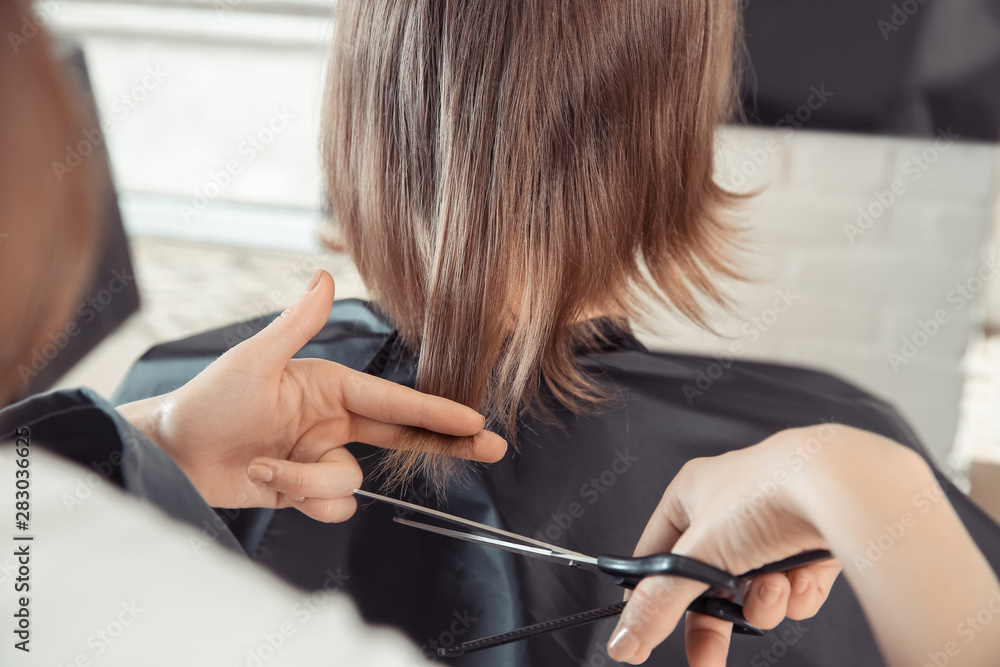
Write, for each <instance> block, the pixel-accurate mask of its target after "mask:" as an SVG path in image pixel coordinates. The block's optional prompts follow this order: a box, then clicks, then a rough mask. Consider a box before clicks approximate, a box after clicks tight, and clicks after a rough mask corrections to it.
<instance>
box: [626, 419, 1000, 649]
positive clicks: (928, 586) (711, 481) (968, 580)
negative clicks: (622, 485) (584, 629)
mask: <svg viewBox="0 0 1000 667" xmlns="http://www.w3.org/2000/svg"><path fill="white" fill-rule="evenodd" d="M928 499H930V500H928ZM904 517H909V519H904ZM902 521H906V523H907V525H906V527H905V530H904V531H903V532H901V533H900V532H898V531H896V528H895V525H896V524H900V522H902ZM887 526H893V528H892V530H893V531H896V532H895V534H896V535H898V536H899V537H898V540H897V541H896V542H895V543H894V545H893V546H892V548H891V549H890V550H888V551H886V552H885V553H884V554H882V555H880V556H879V558H878V560H877V562H873V561H871V560H870V557H871V555H872V552H871V551H870V547H871V544H872V542H871V541H872V540H878V539H879V538H880V537H881V538H883V539H884V534H885V532H886V530H887ZM812 549H830V550H831V551H833V553H834V555H836V556H837V557H838V558H839V560H838V561H830V562H828V563H822V564H816V565H812V566H809V567H807V568H802V569H799V570H796V571H793V572H790V573H788V574H781V573H778V574H770V575H765V576H762V577H758V578H757V579H755V580H754V582H753V583H752V584H751V586H750V587H749V588H748V590H747V591H745V596H744V597H745V600H744V612H745V615H746V617H747V620H748V621H750V622H751V623H753V624H754V625H757V626H758V627H761V628H765V629H770V628H772V627H774V626H775V625H777V624H778V623H779V622H780V621H781V620H782V619H783V618H784V617H786V616H787V617H789V618H793V619H802V618H808V617H810V616H812V615H814V614H815V613H816V612H817V611H818V610H819V608H820V607H821V606H822V604H823V603H824V602H825V600H826V597H827V594H828V593H829V590H830V587H831V586H832V585H833V582H834V580H835V579H836V577H837V575H838V574H839V573H840V569H841V568H840V563H844V564H846V565H847V567H846V570H845V575H846V576H847V578H848V580H849V581H850V583H851V585H852V588H853V589H854V591H855V593H856V595H857V596H858V598H859V600H860V602H861V605H862V607H863V608H864V610H865V612H866V615H867V617H868V619H869V622H870V623H871V624H872V627H873V629H874V631H875V635H876V638H877V640H878V642H879V645H880V647H881V649H882V651H883V654H884V656H885V657H886V659H887V660H888V661H889V663H890V664H891V665H894V666H895V665H898V666H900V667H902V666H904V665H923V664H925V663H930V664H933V661H932V660H931V657H930V656H935V657H936V658H937V659H938V661H940V660H941V659H942V657H943V658H945V659H947V661H948V662H947V664H948V665H949V666H952V667H954V666H956V665H959V666H973V665H975V666H978V665H987V664H993V661H995V657H996V655H997V654H998V653H1000V616H998V617H997V622H996V623H994V624H993V625H992V627H981V628H980V630H979V631H978V633H977V634H975V635H974V636H973V639H974V640H975V641H972V640H969V641H968V642H967V641H966V639H967V635H968V634H969V633H967V632H962V627H963V626H959V624H960V623H962V622H964V621H963V619H967V618H969V617H975V616H976V614H977V612H979V611H980V610H981V609H984V608H988V605H989V603H990V600H991V599H992V598H991V595H993V594H994V593H995V594H996V595H997V596H998V602H996V603H994V604H995V605H997V606H998V611H1000V585H998V583H997V579H996V576H995V575H994V573H993V571H992V569H991V568H990V566H989V564H988V563H987V562H986V560H985V558H984V557H983V555H982V554H981V553H980V552H979V550H978V548H977V547H976V545H975V543H974V542H973V541H972V539H971V537H969V535H968V533H967V532H966V531H965V528H964V526H963V525H962V523H961V521H960V520H959V518H958V516H957V515H956V514H955V512H954V510H953V508H952V507H951V505H950V504H949V503H948V502H947V500H946V499H945V498H944V496H943V493H942V492H941V489H940V487H939V486H938V485H937V482H936V480H935V479H934V476H933V473H932V472H931V470H930V468H929V467H928V466H927V465H926V463H925V462H924V461H923V460H922V459H921V458H920V457H919V456H918V455H916V454H915V453H914V452H912V451H911V450H908V449H906V448H904V447H902V446H901V445H898V444H896V443H894V442H892V441H890V440H887V439H885V438H882V437H880V436H876V435H873V434H871V433H866V432H864V431H859V430H856V429H852V428H849V427H844V426H835V425H824V426H820V427H812V428H807V429H795V430H791V431H786V432H783V433H780V434H778V435H776V436H774V437H772V438H769V439H768V440H766V441H764V442H763V443H761V444H759V445H757V446H755V447H750V448H748V449H744V450H740V451H735V452H730V453H728V454H725V455H723V456H719V457H714V458H711V459H697V460H694V461H691V462H689V463H688V465H686V466H685V467H684V468H683V469H682V470H681V472H680V474H678V476H677V478H676V479H675V480H674V481H673V482H672V483H671V484H670V486H669V487H668V488H667V491H666V492H665V493H664V496H663V500H662V501H661V503H660V506H659V507H658V508H657V510H656V513H655V514H654V516H653V518H652V519H651V520H650V522H649V525H648V526H647V528H646V530H645V532H644V533H643V535H642V538H641V539H640V541H639V545H638V546H637V548H636V552H635V553H636V555H646V554H650V553H656V552H660V551H673V552H675V553H680V554H685V555H689V556H693V557H695V558H699V559H701V560H704V561H706V562H708V563H711V564H713V565H716V566H717V567H720V568H722V569H725V570H727V571H729V572H733V573H741V572H746V571H748V570H751V569H754V568H756V567H759V566H761V565H764V564H766V563H770V562H774V561H777V560H781V559H783V558H786V557H788V556H791V555H794V554H797V553H800V552H802V551H807V550H812ZM705 588H706V587H705V586H704V585H702V584H698V583H697V582H692V581H689V580H685V579H677V578H668V577H655V578H650V579H647V580H645V581H643V582H642V583H641V584H640V585H639V586H638V587H637V588H636V590H635V592H634V593H633V594H632V596H631V597H630V599H629V604H628V606H627V607H626V609H625V611H624V613H623V614H622V619H621V622H620V623H619V625H618V627H617V628H616V629H615V631H614V633H613V634H612V640H611V644H610V645H609V653H610V654H611V656H612V657H613V658H615V659H616V660H619V661H623V662H629V663H632V664H639V663H642V662H644V661H645V660H646V659H647V658H648V657H649V653H650V652H651V651H652V649H653V648H655V646H656V645H657V644H659V643H660V642H661V641H663V640H664V639H665V638H666V637H667V636H668V635H669V634H670V633H671V632H672V631H673V630H674V628H675V627H676V625H677V624H678V623H679V622H680V619H681V617H682V616H684V615H685V609H686V608H687V606H688V605H689V604H690V603H691V601H693V600H694V598H696V597H697V596H698V595H700V594H701V593H703V592H704V590H705ZM731 630H732V626H731V625H730V624H728V623H725V622H723V621H719V620H717V619H712V618H708V617H706V616H701V615H698V614H687V615H686V619H685V644H686V648H687V654H688V661H689V663H690V664H691V665H692V666H693V667H724V665H725V664H726V657H727V654H728V650H729V638H730V633H731Z"/></svg>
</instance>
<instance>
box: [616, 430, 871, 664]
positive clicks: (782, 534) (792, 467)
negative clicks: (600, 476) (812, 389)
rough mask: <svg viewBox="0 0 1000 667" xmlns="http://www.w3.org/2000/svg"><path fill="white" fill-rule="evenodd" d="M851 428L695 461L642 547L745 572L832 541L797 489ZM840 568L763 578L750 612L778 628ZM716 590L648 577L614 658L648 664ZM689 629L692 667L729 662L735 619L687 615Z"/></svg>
mask: <svg viewBox="0 0 1000 667" xmlns="http://www.w3.org/2000/svg"><path fill="white" fill-rule="evenodd" d="M849 430H852V431H853V429H847V428H846V427H842V426H835V425H823V426H819V427H813V428H806V429H795V430H791V431H785V432H783V433H779V434H777V435H775V436H773V437H771V438H769V439H768V440H765V441H764V442H762V443H760V444H759V445H756V446H754V447H750V448H747V449H743V450H739V451H733V452H729V453H727V454H723V455H722V456H717V457H713V458H704V459H695V460H692V461H689V462H688V463H687V465H685V466H684V467H683V468H682V469H681V471H680V473H679V474H678V475H677V477H676V478H675V479H674V480H673V482H671V484H670V486H669V487H668V488H667V490H666V492H665V493H664V495H663V499H662V500H661V502H660V505H659V506H658V507H657V509H656V512H655V513H654V515H653V517H652V519H651V520H650V522H649V524H648V525H647V527H646V530H645V531H644V532H643V534H642V537H641V539H640V540H639V544H638V546H637V547H636V549H635V555H636V556H644V555H648V554H652V553H659V552H665V551H672V552H674V553H679V554H683V555H686V556H691V557H694V558H697V559H699V560H702V561H705V562H707V563H709V564H712V565H715V566H716V567H719V568H721V569H723V570H725V571H727V572H730V573H733V574H740V573H743V572H748V571H750V570H752V569H755V568H758V567H760V566H762V565H766V564H768V563H772V562H775V561H779V560H782V559H784V558H787V557H789V556H793V555H795V554H798V553H800V552H803V551H808V550H812V549H826V548H828V545H827V543H826V540H825V539H824V538H823V537H822V535H821V534H820V532H819V531H818V530H817V529H816V528H815V527H814V526H813V525H811V524H810V522H809V521H808V520H807V519H806V518H805V517H804V516H803V514H802V512H801V511H800V509H799V508H798V507H797V506H796V503H795V500H794V498H792V497H791V495H790V492H789V489H790V488H791V487H793V486H794V484H792V483H791V482H792V480H793V478H795V477H800V478H801V477H804V476H806V475H808V474H811V473H812V471H813V469H814V468H815V467H817V466H818V465H821V464H818V463H817V462H816V461H811V460H810V459H812V458H813V457H815V456H816V455H817V453H818V452H820V451H821V450H822V449H823V448H824V447H826V446H827V445H828V444H829V443H830V442H832V441H833V440H834V439H835V438H840V437H844V436H845V435H846V431H849ZM800 481H801V479H799V480H796V482H800ZM840 569H841V568H840V564H839V561H836V560H831V561H827V562H825V563H817V564H814V565H811V566H808V567H804V568H800V569H798V570H794V571H791V572H788V573H775V574H768V575H763V576H760V577H757V578H756V579H754V581H753V582H752V583H751V584H750V585H749V586H748V588H747V589H746V590H745V591H744V603H743V608H744V613H745V615H746V618H747V620H748V621H749V622H750V623H751V624H753V625H756V626H757V627H760V628H763V629H770V628H773V627H775V626H776V625H777V624H778V623H779V622H781V621H782V620H783V619H784V618H785V617H786V616H787V617H788V618H793V619H804V618H809V617H811V616H813V615H814V614H815V613H816V612H817V611H818V610H819V608H820V607H821V606H822V605H823V603H824V602H825V601H826V597H827V594H828V593H829V591H830V588H831V586H832V585H833V582H834V580H835V579H836V578H837V575H838V574H839V573H840ZM707 588H708V587H707V586H706V585H705V584H701V583H698V582H696V581H692V580H689V579H681V578H674V577H650V578H647V579H645V580H643V581H642V582H641V583H640V584H639V586H637V587H636V589H635V591H633V592H632V593H631V594H630V597H629V604H628V606H627V607H626V608H625V610H624V612H623V613H622V617H621V621H620V622H619V624H618V626H617V627H616V628H615V631H614V632H613V633H612V635H611V642H610V644H609V647H608V651H609V653H610V655H611V657H612V658H614V659H615V660H618V661H621V662H629V663H632V664H639V663H642V662H645V661H646V659H647V658H648V657H649V654H650V652H651V651H652V650H653V649H654V648H655V647H656V646H657V645H658V644H659V643H660V642H662V641H663V640H664V639H666V637H667V636H668V635H670V634H671V633H672V632H673V631H674V629H675V627H676V626H677V624H678V623H679V622H680V620H681V617H682V616H685V610H686V609H687V606H688V605H689V604H690V603H691V602H692V601H694V599H695V598H697V597H698V596H699V595H701V594H702V593H704V592H705V590H706V589H707ZM684 628H685V646H686V650H687V655H688V661H689V662H690V664H691V665H692V667H725V664H726V657H727V655H728V652H729V640H730V635H731V632H732V624H730V623H727V622H725V621H721V620H719V619H715V618H710V617H708V616H703V615H700V614H686V618H685V624H684Z"/></svg>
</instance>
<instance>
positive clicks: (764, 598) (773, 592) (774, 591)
mask: <svg viewBox="0 0 1000 667" xmlns="http://www.w3.org/2000/svg"><path fill="white" fill-rule="evenodd" d="M757 595H758V597H760V601H761V602H763V603H764V604H766V605H768V606H770V605H772V604H776V603H777V602H778V600H780V599H781V589H780V588H778V587H777V586H764V587H763V588H761V589H760V591H759V592H758V593H757Z"/></svg>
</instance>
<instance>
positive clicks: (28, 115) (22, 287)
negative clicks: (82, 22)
mask: <svg viewBox="0 0 1000 667" xmlns="http://www.w3.org/2000/svg"><path fill="white" fill-rule="evenodd" d="M39 24H40V21H39V19H38V18H37V17H36V16H35V14H34V12H33V11H32V10H31V5H30V3H29V2H27V0H14V1H13V2H11V1H5V2H0V35H3V44H2V45H0V48H2V49H7V48H10V49H11V50H12V51H13V53H5V54H4V55H3V56H2V57H0V91H3V92H2V93H0V285H3V300H2V303H0V308H2V309H3V317H0V346H2V347H0V406H2V405H3V404H4V403H5V402H6V401H7V400H9V399H10V398H12V397H14V396H15V395H16V394H17V393H19V392H18V390H23V389H24V383H23V382H22V381H21V378H20V377H19V376H18V372H17V367H18V366H19V365H21V364H24V363H27V362H28V357H29V355H30V353H31V351H32V350H33V349H34V348H36V347H37V346H39V345H41V344H43V343H44V342H45V341H46V340H47V339H46V337H47V336H48V335H49V334H50V333H54V332H55V331H56V330H58V329H61V328H63V327H65V325H66V324H67V322H68V318H70V317H72V307H73V304H74V302H75V301H76V300H77V299H79V298H80V293H81V291H82V289H81V288H83V287H86V286H88V285H89V280H90V278H91V272H92V269H93V263H94V257H93V254H94V248H95V245H96V243H97V240H98V222H99V220H100V218H99V217H98V212H99V209H98V206H99V204H100V202H101V201H102V194H103V191H102V190H101V185H102V182H103V178H102V176H101V174H102V169H101V166H99V165H98V163H101V161H100V160H85V161H84V163H83V164H81V165H79V166H78V167H77V168H76V169H73V170H71V171H69V173H60V174H58V175H57V173H56V170H54V169H53V166H52V164H53V163H54V162H58V161H59V160H62V159H64V156H65V154H66V151H67V147H68V146H75V145H76V144H77V143H78V142H79V141H80V140H81V138H82V130H83V125H82V122H81V120H80V119H81V118H83V117H85V115H84V114H83V109H82V108H81V105H80V103H79V101H78V100H79V97H78V96H76V95H74V91H73V88H72V86H71V85H70V81H68V80H67V77H66V74H65V71H64V70H63V69H62V68H60V67H59V66H58V65H57V63H56V62H55V60H54V56H53V51H52V49H53V44H52V40H51V39H50V38H49V36H48V35H47V34H46V32H45V30H44V29H43V28H40V27H39ZM89 163H94V164H89ZM101 164H102V165H103V163H101Z"/></svg>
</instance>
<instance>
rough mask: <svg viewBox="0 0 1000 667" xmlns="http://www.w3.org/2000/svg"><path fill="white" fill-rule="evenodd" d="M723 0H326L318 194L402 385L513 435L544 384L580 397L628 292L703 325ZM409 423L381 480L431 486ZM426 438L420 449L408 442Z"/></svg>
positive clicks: (559, 396)
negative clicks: (389, 342) (405, 366)
mask: <svg viewBox="0 0 1000 667" xmlns="http://www.w3.org/2000/svg"><path fill="white" fill-rule="evenodd" d="M740 21H741V18H740V12H739V10H738V8H737V5H736V3H735V0H728V1H727V0H723V2H716V1H714V0H677V1H672V2H667V1H666V0H590V1H587V2H572V1H569V0H559V1H553V0H507V1H497V0H467V1H466V2H461V3H458V2H447V1H440V0H391V1H390V0H354V1H350V0H349V1H346V2H342V3H340V5H339V7H338V13H337V17H336V22H337V26H336V33H335V38H334V42H333V53H332V59H331V61H330V69H329V74H328V82H327V90H326V99H325V112H324V129H323V153H324V162H325V167H326V174H327V181H328V189H329V196H330V200H331V208H332V211H333V213H334V215H335V216H336V218H337V220H338V222H339V224H340V227H341V229H342V231H343V234H344V237H345V244H346V247H347V250H348V252H349V253H350V254H351V256H352V257H353V259H354V261H355V263H356V264H357V267H358V270H359V272H360V274H361V277H362V279H363V280H364V282H365V284H366V285H367V286H368V288H369V289H370V291H371V292H372V295H373V298H374V300H375V302H376V303H377V304H378V305H379V307H381V308H383V309H384V310H385V311H386V313H387V314H388V315H389V316H390V318H391V319H392V320H393V321H394V322H395V324H396V325H397V326H398V328H399V331H400V334H401V336H402V340H403V341H404V343H405V344H406V345H407V347H408V348H409V349H411V350H412V351H413V352H415V353H416V354H417V356H418V359H419V361H418V364H419V365H418V372H417V387H418V388H419V389H420V390H421V391H425V392H429V393H432V394H437V395H441V396H445V397H447V398H450V399H452V400H456V401H458V402H461V403H464V404H466V405H469V406H471V407H473V408H475V409H477V410H480V411H481V412H483V413H484V414H486V415H487V417H488V418H489V419H490V421H491V422H492V423H493V424H495V425H498V426H499V427H501V428H502V430H503V431H505V433H506V435H507V436H508V438H509V439H513V437H514V434H515V432H516V420H517V419H518V417H519V416H520V415H522V414H523V413H525V412H527V413H531V414H532V415H535V416H538V417H541V418H543V419H545V418H549V417H551V414H550V411H549V409H548V408H547V407H546V404H545V401H543V396H545V395H550V396H551V397H553V398H554V399H555V400H556V401H557V403H558V404H560V405H562V406H564V407H566V408H568V409H570V410H572V411H574V412H585V411H588V410H591V409H594V408H596V407H597V406H599V405H600V404H601V403H602V402H603V401H604V399H605V398H606V393H605V391H604V390H603V389H602V388H601V387H600V385H599V384H598V383H597V382H596V381H595V379H594V378H593V377H591V376H589V375H588V374H587V373H586V372H584V370H583V369H582V368H581V366H580V362H579V361H578V359H577V354H576V347H577V346H578V345H579V343H580V341H581V340H586V338H587V336H588V335H592V334H594V333H595V332H594V331H592V330H591V329H592V327H593V325H592V323H591V322H589V321H588V320H589V318H591V317H593V316H594V315H595V314H600V315H611V316H613V317H616V318H620V319H621V320H623V321H625V320H628V319H631V318H633V317H637V316H639V315H641V314H642V313H641V312H640V310H641V306H640V305H638V304H639V303H641V301H640V299H638V298H637V297H638V296H640V295H641V294H642V293H646V294H648V295H652V296H653V297H654V298H655V299H657V300H658V301H659V302H661V303H662V304H665V305H667V306H668V307H670V308H672V309H674V310H676V311H678V312H679V313H681V314H682V315H683V316H685V317H687V318H689V319H691V320H693V321H694V322H696V323H699V324H702V325H705V317H704V312H705V311H704V307H703V301H704V299H705V298H707V299H708V300H709V301H714V302H717V303H721V304H724V305H725V304H726V299H725V297H724V295H723V294H722V292H721V291H720V290H719V288H718V287H717V278H718V277H719V276H732V277H737V271H736V270H735V268H734V265H733V263H732V262H731V260H730V258H729V254H730V253H729V247H728V245H729V243H730V240H731V239H732V237H733V230H732V229H731V228H730V225H729V223H728V222H727V220H726V212H727V209H729V208H730V207H731V206H732V205H733V204H734V202H735V201H736V200H737V199H738V196H736V195H733V194H730V193H728V192H726V191H725V190H723V189H722V188H721V187H720V186H719V185H717V184H716V183H715V182H714V180H713V177H712V174H713V147H714V137H715V130H716V126H717V125H718V124H719V122H720V121H723V120H725V119H728V118H729V117H730V116H731V114H732V113H733V110H734V109H735V103H736V100H737V95H736V86H737V80H738V76H736V74H735V69H736V63H738V62H739V58H736V57H734V54H736V53H737V50H738V45H739V44H741V41H740V40H738V39H737V36H738V35H740V34H741V30H740ZM454 446H455V439H453V438H445V437H441V436H434V435H433V434H428V433H416V432H413V433H411V435H410V436H408V437H406V438H404V442H403V443H401V450H400V451H396V452H390V454H389V456H388V457H387V459H386V465H385V470H386V472H387V474H388V476H389V478H390V481H393V482H400V481H407V480H408V479H409V477H410V476H411V474H412V473H413V472H414V471H415V470H416V469H418V468H420V469H422V470H423V471H424V472H426V473H427V474H428V475H429V477H430V478H431V480H432V481H434V482H442V481H444V480H445V479H446V478H447V476H448V473H449V471H450V470H451V469H452V468H453V466H452V465H451V464H450V460H449V459H447V458H446V456H444V455H446V454H447V453H448V452H449V451H451V448H453V447H454ZM424 450H429V451H431V452H436V454H421V453H420V452H421V451H424Z"/></svg>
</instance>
